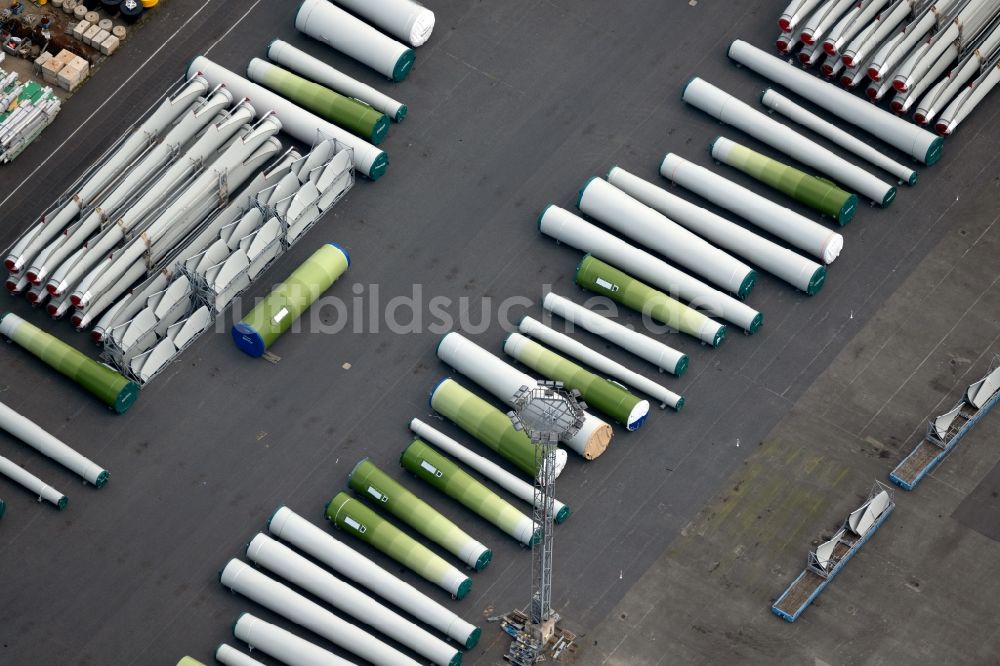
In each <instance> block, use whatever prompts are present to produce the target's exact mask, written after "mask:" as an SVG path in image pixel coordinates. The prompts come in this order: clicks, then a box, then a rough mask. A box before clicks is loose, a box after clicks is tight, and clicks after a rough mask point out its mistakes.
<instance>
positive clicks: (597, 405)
mask: <svg viewBox="0 0 1000 666" xmlns="http://www.w3.org/2000/svg"><path fill="white" fill-rule="evenodd" d="M503 350H504V352H505V353H507V354H508V355H510V356H511V357H513V358H516V359H517V360H518V361H520V362H521V363H524V364H525V365H526V366H528V367H529V368H531V369H532V370H534V371H535V372H538V373H540V374H541V375H542V376H543V377H546V378H548V379H551V380H553V381H557V382H562V383H563V385H564V386H565V387H566V388H567V389H576V390H577V391H579V392H580V394H581V395H582V396H583V399H584V400H586V402H587V404H588V405H589V406H591V407H593V408H594V409H596V410H597V411H599V412H601V413H602V414H607V415H608V416H610V417H611V418H613V419H614V420H615V421H618V423H621V424H622V425H624V426H625V427H626V428H628V429H629V430H637V429H638V428H639V426H641V425H642V423H643V421H645V420H646V416H647V415H648V414H649V401H647V400H643V399H642V398H639V397H637V396H635V395H633V394H632V393H629V392H628V390H626V389H625V388H624V387H623V386H621V385H620V384H616V383H615V382H613V381H610V380H607V379H604V378H603V377H598V376H597V375H595V374H594V373H592V372H590V371H588V370H584V369H583V368H581V367H580V366H579V365H577V364H576V363H573V362H572V361H570V360H568V359H566V358H563V357H562V356H560V355H559V354H556V353H555V352H552V351H549V350H548V349H546V348H545V347H543V346H542V345H540V344H538V343H537V342H535V341H534V340H530V339H529V338H526V337H525V336H523V335H521V334H520V333H511V334H510V335H509V336H507V339H506V340H505V341H504V343H503Z"/></svg>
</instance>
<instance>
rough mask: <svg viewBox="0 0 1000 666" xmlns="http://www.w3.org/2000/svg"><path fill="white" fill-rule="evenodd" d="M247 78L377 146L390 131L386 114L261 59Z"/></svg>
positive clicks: (254, 62) (251, 69)
mask: <svg viewBox="0 0 1000 666" xmlns="http://www.w3.org/2000/svg"><path fill="white" fill-rule="evenodd" d="M247 78H249V79H250V80H251V81H253V82H255V83H259V84H260V85H262V86H264V87H265V88H270V89H271V90H273V91H274V92H276V93H278V94H279V95H281V96H282V97H285V98H286V99H288V100H290V101H292V102H295V103H296V104H298V105H299V106H301V107H302V108H303V109H307V110H309V111H312V112H313V113H315V114H316V115H318V116H319V117H321V118H323V119H325V120H329V121H330V122H331V123H334V124H335V125H339V126H340V127H343V128H344V129H346V130H347V131H349V132H351V133H352V134H357V135H358V136H360V137H361V138H362V139H364V140H366V141H369V142H371V143H372V144H374V145H376V146H377V145H378V144H379V143H381V142H382V139H384V138H385V136H386V133H387V132H388V131H389V124H390V123H389V118H388V116H386V115H385V114H384V113H382V112H380V111H376V110H375V109H373V108H372V107H370V106H368V105H367V104H365V103H364V102H360V101H358V100H356V99H353V98H351V97H346V96H344V95H341V94H340V93H338V92H334V91H333V90H330V89H329V88H326V87H324V86H321V85H320V84H318V83H313V82H312V81H310V80H309V79H304V78H302V77H301V76H299V75H297V74H293V73H292V72H289V71H288V70H287V69H283V68H281V67H278V66H277V65H275V64H273V63H270V62H267V61H266V60H262V59H261V58H254V59H253V60H251V61H250V65H249V66H248V67H247Z"/></svg>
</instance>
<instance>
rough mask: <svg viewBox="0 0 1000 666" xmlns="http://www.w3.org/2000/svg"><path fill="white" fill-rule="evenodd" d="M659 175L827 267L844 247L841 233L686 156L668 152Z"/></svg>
mask: <svg viewBox="0 0 1000 666" xmlns="http://www.w3.org/2000/svg"><path fill="white" fill-rule="evenodd" d="M660 173H661V174H663V177H664V178H666V179H667V180H669V181H672V182H674V183H677V184H678V185H680V186H681V187H684V188H686V189H689V190H691V191H692V192H694V193H695V194H697V195H699V196H701V197H702V198H704V199H707V200H708V201H711V202H712V203H715V204H717V205H719V206H721V207H723V208H725V209H726V210H729V211H732V212H734V213H736V214H737V215H739V216H740V217H742V218H744V219H746V220H749V221H750V222H753V223H754V224H756V225H757V226H758V227H760V228H761V229H764V230H765V231H767V232H769V233H771V234H774V235H775V236H777V237H779V238H782V239H784V240H785V241H787V242H789V243H791V244H792V245H794V246H795V247H797V248H799V249H801V250H805V251H806V252H808V253H809V254H811V255H813V256H814V257H818V258H819V259H822V260H823V261H824V262H825V263H827V264H830V263H833V261H834V260H835V259H836V258H837V257H838V256H839V255H840V251H841V250H842V249H843V247H844V237H843V236H841V235H840V234H839V233H837V232H835V231H830V230H829V229H827V228H826V227H824V226H823V225H821V224H817V223H816V222H813V221H812V220H810V219H808V218H806V217H803V216H802V215H799V214H798V213H796V212H795V211H793V210H791V209H788V208H785V207H784V206H781V205H779V204H776V203H774V202H773V201H771V200H770V199H768V198H766V197H762V196H760V195H759V194H757V193H755V192H752V191H750V190H748V189H746V188H745V187H742V186H740V185H737V184H736V183H734V182H732V181H731V180H728V179H726V178H723V177H722V176H720V175H718V174H716V173H713V172H712V171H709V170H708V169H706V168H705V167H702V166H698V165H697V164H693V163H691V162H688V161H687V160H685V159H684V158H683V157H680V156H678V155H674V154H673V153H667V156H666V157H664V158H663V162H662V163H661V164H660Z"/></svg>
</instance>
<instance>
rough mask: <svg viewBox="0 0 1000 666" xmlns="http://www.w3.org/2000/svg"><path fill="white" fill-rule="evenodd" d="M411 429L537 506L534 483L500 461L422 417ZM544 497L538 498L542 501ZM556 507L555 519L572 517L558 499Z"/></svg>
mask: <svg viewBox="0 0 1000 666" xmlns="http://www.w3.org/2000/svg"><path fill="white" fill-rule="evenodd" d="M410 430H412V431H413V432H414V433H415V434H416V435H417V436H418V437H420V438H421V439H423V440H424V441H425V442H427V443H428V444H433V445H434V446H436V447H437V448H439V449H441V450H442V451H444V452H445V453H447V454H449V455H450V456H451V457H453V458H455V459H456V460H458V461H459V462H462V463H464V464H465V465H467V466H468V467H471V468H472V469H474V470H476V471H477V472H479V473H480V474H482V475H483V476H485V477H486V478H487V479H489V480H490V481H492V482H493V483H495V484H497V485H498V486H500V487H501V488H503V489H504V490H506V491H507V492H509V493H510V494H511V495H513V496H514V497H516V498H518V499H520V500H523V501H525V502H528V503H529V504H531V505H532V506H536V501H535V498H536V496H535V487H534V486H532V485H531V484H530V483H528V482H527V481H524V480H522V479H520V478H519V477H517V476H515V475H513V474H511V473H510V472H508V471H507V470H505V469H504V468H503V467H501V466H500V465H497V464H496V463H494V462H493V461H492V460H488V459H486V458H484V457H483V456H481V455H479V454H477V453H473V452H472V451H470V450H469V449H467V448H466V447H464V446H462V445H461V444H459V443H458V442H456V441H455V440H454V439H452V438H451V437H448V436H447V435H445V434H444V433H442V432H441V431H440V430H436V429H435V428H432V427H431V426H429V425H427V424H426V423H424V422H423V421H421V420H420V419H412V420H410ZM540 501H541V500H539V502H540ZM553 507H554V509H555V512H556V513H555V521H556V522H557V523H561V522H563V521H564V520H566V519H567V518H568V517H569V514H570V509H569V507H568V506H566V505H565V504H563V503H562V502H560V501H559V500H557V499H554V500H553Z"/></svg>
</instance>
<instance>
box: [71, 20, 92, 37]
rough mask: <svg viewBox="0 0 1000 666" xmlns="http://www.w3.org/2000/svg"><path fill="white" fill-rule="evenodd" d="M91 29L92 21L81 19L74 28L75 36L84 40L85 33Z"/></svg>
mask: <svg viewBox="0 0 1000 666" xmlns="http://www.w3.org/2000/svg"><path fill="white" fill-rule="evenodd" d="M89 29H90V21H80V22H79V23H77V24H76V27H74V28H73V36H74V37H76V38H77V39H79V40H80V41H83V35H84V33H85V32H87V31H88V30H89Z"/></svg>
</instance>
